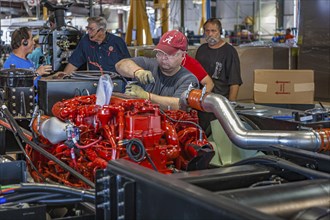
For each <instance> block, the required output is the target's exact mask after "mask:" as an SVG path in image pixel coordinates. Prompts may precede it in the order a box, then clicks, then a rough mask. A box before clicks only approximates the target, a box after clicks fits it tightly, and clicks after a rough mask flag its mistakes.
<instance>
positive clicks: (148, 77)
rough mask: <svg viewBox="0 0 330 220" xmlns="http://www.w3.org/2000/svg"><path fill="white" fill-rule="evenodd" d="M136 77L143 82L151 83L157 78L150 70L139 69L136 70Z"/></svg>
mask: <svg viewBox="0 0 330 220" xmlns="http://www.w3.org/2000/svg"><path fill="white" fill-rule="evenodd" d="M134 77H135V79H137V80H138V81H139V82H140V83H141V84H150V83H154V82H155V78H154V77H153V75H152V73H151V72H150V71H149V70H137V71H135V72H134Z"/></svg>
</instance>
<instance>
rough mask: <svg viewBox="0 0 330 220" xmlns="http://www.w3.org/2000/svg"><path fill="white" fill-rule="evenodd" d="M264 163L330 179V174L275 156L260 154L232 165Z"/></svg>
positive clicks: (312, 177) (315, 177) (309, 175)
mask: <svg viewBox="0 0 330 220" xmlns="http://www.w3.org/2000/svg"><path fill="white" fill-rule="evenodd" d="M256 163H257V164H264V165H270V166H273V167H275V168H281V169H287V170H290V171H292V172H295V173H298V174H300V175H302V176H304V177H306V178H308V179H330V174H328V173H323V172H319V171H316V170H311V169H309V168H305V167H301V166H299V165H296V164H294V163H291V162H289V161H286V160H284V159H281V158H279V157H275V156H269V155H268V156H259V157H253V158H248V159H245V160H241V161H239V162H237V163H234V164H232V165H231V166H238V165H246V164H256Z"/></svg>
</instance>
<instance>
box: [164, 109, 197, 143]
mask: <svg viewBox="0 0 330 220" xmlns="http://www.w3.org/2000/svg"><path fill="white" fill-rule="evenodd" d="M159 111H160V112H161V113H162V114H163V115H165V117H166V118H168V119H169V120H171V121H173V122H176V123H187V124H192V125H195V126H196V127H197V128H198V130H199V140H200V141H202V139H203V129H202V127H201V126H200V125H199V124H197V123H195V122H193V121H183V120H176V119H174V118H171V117H170V116H168V115H167V114H166V113H165V111H164V110H162V109H159Z"/></svg>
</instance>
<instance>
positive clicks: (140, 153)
mask: <svg viewBox="0 0 330 220" xmlns="http://www.w3.org/2000/svg"><path fill="white" fill-rule="evenodd" d="M123 144H124V145H126V152H127V155H128V157H129V158H131V159H132V160H133V161H134V162H141V161H142V160H144V158H145V157H146V158H147V160H148V161H149V162H150V164H151V166H152V168H153V169H154V170H155V171H157V172H158V169H157V167H156V165H155V164H154V162H153V161H152V159H151V158H150V156H149V154H148V153H147V152H146V149H145V147H144V145H143V143H142V141H141V140H140V139H137V138H133V139H131V140H126V141H123ZM133 146H134V148H133Z"/></svg>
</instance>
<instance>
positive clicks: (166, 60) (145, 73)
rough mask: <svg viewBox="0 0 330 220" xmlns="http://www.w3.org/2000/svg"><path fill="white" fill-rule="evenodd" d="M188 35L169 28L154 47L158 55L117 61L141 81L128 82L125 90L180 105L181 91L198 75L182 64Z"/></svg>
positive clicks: (163, 104) (118, 67)
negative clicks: (136, 82)
mask: <svg viewBox="0 0 330 220" xmlns="http://www.w3.org/2000/svg"><path fill="white" fill-rule="evenodd" d="M186 48H187V39H186V37H185V36H184V35H183V34H182V33H181V32H180V31H177V30H172V31H168V32H166V33H165V34H164V35H163V36H162V37H161V39H160V41H159V43H158V45H157V46H156V48H155V51H156V52H157V53H156V58H146V57H135V58H132V59H123V60H121V61H119V62H118V63H117V64H116V70H117V72H118V73H119V74H121V75H123V76H124V77H127V78H134V79H136V80H137V81H138V84H132V83H131V84H129V85H128V86H126V91H125V94H128V95H131V96H134V97H139V98H143V99H149V100H151V101H152V102H155V103H157V104H159V105H160V107H161V108H163V109H172V110H177V109H179V107H180V106H179V99H180V96H181V94H182V93H183V92H184V91H185V90H187V89H188V86H189V85H190V84H191V83H193V84H195V85H196V86H198V80H197V78H196V77H195V76H194V75H193V74H192V73H191V72H189V71H188V70H187V69H186V68H184V67H182V66H181V63H182V60H183V59H184V57H185V55H186V52H185V50H186Z"/></svg>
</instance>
